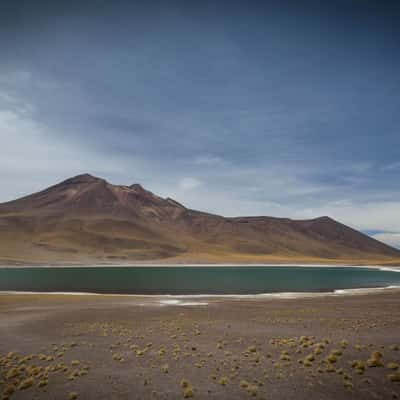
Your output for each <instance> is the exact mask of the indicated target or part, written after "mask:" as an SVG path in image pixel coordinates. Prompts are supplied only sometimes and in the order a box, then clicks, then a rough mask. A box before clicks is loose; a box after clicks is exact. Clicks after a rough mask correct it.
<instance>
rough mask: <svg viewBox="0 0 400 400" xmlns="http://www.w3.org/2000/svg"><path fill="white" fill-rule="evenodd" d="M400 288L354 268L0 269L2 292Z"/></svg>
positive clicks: (393, 276) (388, 276) (390, 274)
mask: <svg viewBox="0 0 400 400" xmlns="http://www.w3.org/2000/svg"><path fill="white" fill-rule="evenodd" d="M386 286H400V273H399V272H395V271H382V270H378V269H368V268H354V267H288V266H285V267H253V266H251V267H250V266H234V267H226V266H224V267H215V266H213V267H182V266H179V267H171V266H168V267H101V268H94V267H89V268H88V267H86V268H85V267H73V268H64V267H63V268H36V267H35V268H0V291H35V292H93V293H119V294H258V293H277V292H328V291H332V290H335V289H352V288H370V287H386Z"/></svg>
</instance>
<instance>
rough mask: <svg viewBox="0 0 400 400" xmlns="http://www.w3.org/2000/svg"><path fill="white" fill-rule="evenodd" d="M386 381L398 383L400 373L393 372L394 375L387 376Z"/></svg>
mask: <svg viewBox="0 0 400 400" xmlns="http://www.w3.org/2000/svg"><path fill="white" fill-rule="evenodd" d="M388 379H389V380H390V381H391V382H400V372H395V373H394V374H389V375H388Z"/></svg>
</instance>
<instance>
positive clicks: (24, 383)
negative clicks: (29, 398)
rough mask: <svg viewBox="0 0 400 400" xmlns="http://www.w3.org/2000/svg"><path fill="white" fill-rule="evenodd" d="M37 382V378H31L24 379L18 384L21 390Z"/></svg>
mask: <svg viewBox="0 0 400 400" xmlns="http://www.w3.org/2000/svg"><path fill="white" fill-rule="evenodd" d="M34 383H35V380H34V379H33V378H32V377H31V378H27V379H24V380H23V381H22V382H21V383H20V384H19V386H18V389H19V390H24V389H28V388H30V387H31V386H33V384H34Z"/></svg>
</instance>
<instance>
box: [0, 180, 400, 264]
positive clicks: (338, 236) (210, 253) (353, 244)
mask: <svg viewBox="0 0 400 400" xmlns="http://www.w3.org/2000/svg"><path fill="white" fill-rule="evenodd" d="M393 259H396V260H397V259H399V260H400V251H399V250H397V249H394V248H392V247H390V246H388V245H386V244H384V243H381V242H379V241H377V240H375V239H373V238H371V237H369V236H367V235H364V234H363V233H361V232H358V231H356V230H354V229H352V228H350V227H348V226H346V225H344V224H341V223H340V222H337V221H335V220H334V219H332V218H330V217H329V216H322V217H317V218H313V219H309V220H294V219H290V218H278V217H268V216H241V217H223V216H220V215H216V214H210V213H206V212H202V211H197V210H193V209H190V208H187V207H185V206H184V205H182V204H180V203H179V202H177V201H176V200H174V199H171V198H162V197H160V196H157V195H156V194H154V193H152V192H150V191H148V190H146V189H145V188H144V187H143V186H141V185H140V184H139V183H134V184H132V185H130V186H125V185H113V184H111V183H109V182H107V181H106V180H105V179H102V178H98V177H95V176H93V175H90V174H81V175H77V176H74V177H72V178H68V179H66V180H64V181H62V182H60V183H57V184H55V185H53V186H50V187H48V188H46V189H44V190H42V191H39V192H36V193H33V194H31V195H28V196H24V197H21V198H19V199H16V200H12V201H9V202H6V203H1V204H0V263H2V264H4V263H43V262H46V263H62V262H70V263H82V264H91V263H108V262H127V263H129V262H150V261H155V260H157V261H160V262H173V263H175V262H182V263H185V262H214V261H215V262H217V263H218V262H235V261H238V262H250V263H252V262H269V261H273V262H280V261H282V262H284V261H289V262H294V261H295V262H303V261H310V262H321V261H324V260H325V261H326V262H330V263H331V262H337V261H348V262H351V263H352V262H362V263H364V262H369V261H376V262H379V263H387V262H391V260H393Z"/></svg>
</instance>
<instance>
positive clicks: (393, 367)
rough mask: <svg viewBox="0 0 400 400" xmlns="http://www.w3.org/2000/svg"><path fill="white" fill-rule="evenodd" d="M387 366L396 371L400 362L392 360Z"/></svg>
mask: <svg viewBox="0 0 400 400" xmlns="http://www.w3.org/2000/svg"><path fill="white" fill-rule="evenodd" d="M386 368H389V369H393V370H394V371H396V370H398V369H399V364H398V363H395V362H390V363H388V364H387V365H386Z"/></svg>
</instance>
